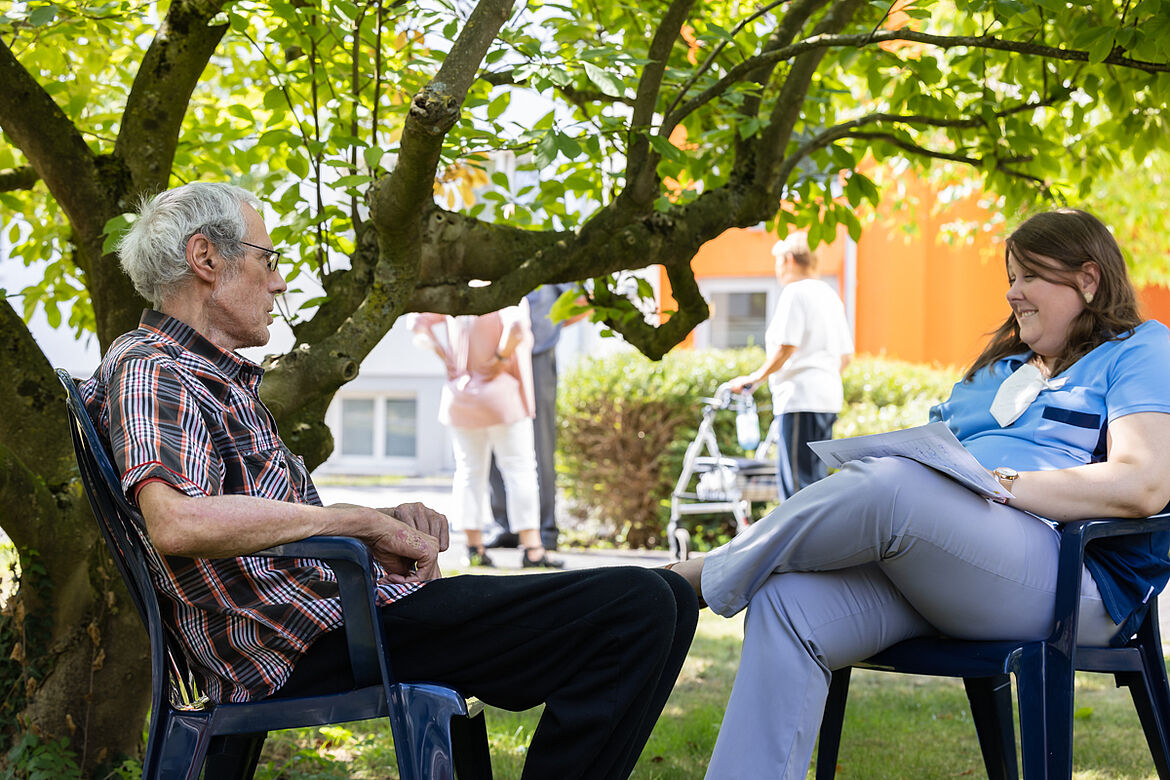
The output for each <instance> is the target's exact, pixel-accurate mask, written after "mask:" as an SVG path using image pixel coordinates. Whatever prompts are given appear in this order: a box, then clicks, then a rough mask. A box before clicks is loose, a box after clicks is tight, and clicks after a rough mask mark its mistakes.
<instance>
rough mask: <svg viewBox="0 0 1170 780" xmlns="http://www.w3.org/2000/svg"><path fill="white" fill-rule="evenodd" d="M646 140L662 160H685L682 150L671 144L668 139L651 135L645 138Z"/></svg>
mask: <svg viewBox="0 0 1170 780" xmlns="http://www.w3.org/2000/svg"><path fill="white" fill-rule="evenodd" d="M647 140H649V141H650V146H651V147H653V149H654V151H656V152H658V154H660V155H661V156H662V158H663V159H664V160H671V161H673V162H678V161H681V160H684V159H685V155H684V154H683V153H682V150H681V149H679V148H678V147H677V146H675V145H674V144H672V143H671V142H670V140H669V139H667V138H663V137H662V136H660V135H653V134H651V135H649V136H647Z"/></svg>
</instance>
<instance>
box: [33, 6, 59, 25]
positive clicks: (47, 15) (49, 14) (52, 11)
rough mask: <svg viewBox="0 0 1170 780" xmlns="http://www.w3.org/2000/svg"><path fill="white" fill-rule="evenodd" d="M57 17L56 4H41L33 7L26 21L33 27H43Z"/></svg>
mask: <svg viewBox="0 0 1170 780" xmlns="http://www.w3.org/2000/svg"><path fill="white" fill-rule="evenodd" d="M56 19H57V6H56V5H42V6H39V7H37V8H34V9H33V10H32V11H31V12H30V13H29V15H28V23H29V24H30V25H32V26H33V27H45V26H46V25H50V24H52V23H53V22H54V21H55V20H56Z"/></svg>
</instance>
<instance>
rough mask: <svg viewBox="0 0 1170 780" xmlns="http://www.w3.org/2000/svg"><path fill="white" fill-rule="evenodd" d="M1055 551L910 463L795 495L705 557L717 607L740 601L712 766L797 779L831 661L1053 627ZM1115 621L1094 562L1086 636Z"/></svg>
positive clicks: (1083, 625) (866, 469)
mask: <svg viewBox="0 0 1170 780" xmlns="http://www.w3.org/2000/svg"><path fill="white" fill-rule="evenodd" d="M1058 548H1059V534H1058V532H1057V531H1056V529H1054V528H1053V527H1052V526H1050V525H1049V524H1048V523H1046V522H1044V521H1043V520H1039V519H1037V518H1036V517H1034V516H1032V515H1029V514H1028V513H1026V512H1022V511H1020V510H1017V509H1013V508H1011V507H1009V506H1006V505H1004V504H996V503H992V502H990V501H987V500H986V499H983V498H980V497H979V496H977V495H976V494H974V493H972V492H971V491H969V490H967V489H966V488H964V487H961V486H960V485H958V484H957V483H955V482H953V481H952V480H950V479H948V478H946V477H944V476H942V475H940V474H939V473H938V472H935V471H933V470H932V469H929V468H926V467H925V466H922V465H920V464H918V463H915V462H913V461H910V460H905V459H902V458H880V459H868V458H867V459H865V460H863V461H855V462H852V463H850V464H848V465H847V466H846V467H845V468H844V469H842V470H841V471H840V472H838V473H836V474H834V475H832V476H830V477H828V478H827V479H823V480H821V481H820V482H817V483H815V484H813V485H810V486H809V487H807V488H805V489H804V490H802V491H800V492H799V493H797V494H796V495H794V496H793V497H792V498H791V499H789V500H788V501H786V502H784V503H783V504H781V505H780V507H779V508H778V509H777V510H776V511H775V512H773V513H772V514H770V515H768V516H767V517H765V518H763V519H761V520H760V521H758V522H757V523H755V524H754V525H752V526H751V527H749V528H748V529H747V531H745V532H744V533H742V534H740V535H739V536H737V537H735V538H734V539H733V540H732V541H731V542H729V543H728V544H726V545H724V546H723V547H720V548H718V549H717V550H714V551H713V552H711V553H710V554H709V555H708V556H707V557H706V559H705V562H704V564H703V582H702V586H703V597H704V598H705V599H706V601H707V603H708V604H709V605H710V606H711V609H712V610H714V611H715V612H717V613H719V614H721V615H724V616H731V615H734V614H735V613H737V612H739V611H740V610H742V609H744V608H746V609H747V616H746V620H745V624H744V641H743V652H742V656H741V659H740V665H739V671H738V673H737V675H736V679H735V684H734V686H733V688H732V691H731V698H730V701H729V702H728V705H727V711H726V713H725V715H724V718H723V725H722V727H721V728H720V731H719V737H718V739H717V740H716V743H715V750H714V753H713V754H712V756H711V763H710V764H709V766H708V769H707V777H708V778H710V780H736V778H744V779H745V780H747V779H749V778H750V779H751V780H759V779H760V778H786V779H787V778H792V779H793V780H796V779H797V778H801V779H803V778H804V777H805V775H806V773H807V771H808V767H809V762H810V760H811V759H812V751H813V745H814V743H815V741H816V738H817V732H818V731H819V729H820V723H821V716H822V715H823V713H824V705H825V697H826V696H827V694H828V687H829V678H830V674H831V671H832V670H833V669H837V668H840V667H843V666H849V665H851V664H853V663H855V662H857V661H860V660H862V659H864V658H867V657H868V656H870V655H872V654H874V653H876V652H878V651H879V650H883V649H885V648H886V647H889V646H890V645H893V644H895V643H897V642H900V641H902V640H904V639H909V638H911V637H916V636H924V635H933V634H938V633H943V634H946V635H948V636H953V637H958V638H964V639H1041V638H1044V637H1046V636H1048V635H1049V634H1050V633H1051V631H1052V624H1053V615H1052V610H1053V600H1054V596H1055V592H1056V573H1057V558H1058ZM1116 631H1117V626H1116V625H1114V623H1113V621H1112V619H1110V617H1109V615H1108V613H1107V612H1106V611H1105V607H1104V604H1103V603H1102V601H1101V596H1100V594H1099V592H1098V591H1097V586H1096V584H1095V583H1094V582H1093V579H1092V577H1091V576H1090V575H1089V573H1088V572H1087V571H1085V572H1084V575H1083V585H1082V589H1081V608H1080V625H1079V633H1078V642H1080V643H1081V644H1084V645H1097V646H1103V645H1107V644H1108V643H1109V640H1110V638H1112V636H1113V634H1114V633H1116Z"/></svg>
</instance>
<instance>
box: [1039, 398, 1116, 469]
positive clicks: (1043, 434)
mask: <svg viewBox="0 0 1170 780" xmlns="http://www.w3.org/2000/svg"><path fill="white" fill-rule="evenodd" d="M1104 433H1105V418H1104V416H1103V415H1102V414H1100V413H1097V412H1092V411H1088V410H1085V409H1083V408H1082V409H1077V408H1072V405H1064V404H1049V405H1047V406H1045V407H1044V411H1043V413H1042V414H1041V420H1040V423H1039V425H1038V426H1037V428H1036V440H1037V443H1043V444H1049V445H1058V446H1061V447H1063V448H1065V449H1066V450H1068V451H1070V452H1073V453H1076V454H1078V456H1079V457H1082V458H1084V461H1085V462H1086V463H1089V462H1093V461H1097V460H1102V459H1104V457H1105V451H1104V449H1105V445H1104V440H1105V436H1104Z"/></svg>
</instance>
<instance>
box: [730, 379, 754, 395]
mask: <svg viewBox="0 0 1170 780" xmlns="http://www.w3.org/2000/svg"><path fill="white" fill-rule="evenodd" d="M748 385H752V389H753V390H754V389H755V385H756V380H755V378H754V377H753V376H752V375H751V374H747V375H744V376H737V377H736V378H735V379H732V380H731V381H730V382H728V383H727V387H728V388H729V389H730V390H731V392H733V393H742V392H743V390H744V388H745V387H747V386H748Z"/></svg>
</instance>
